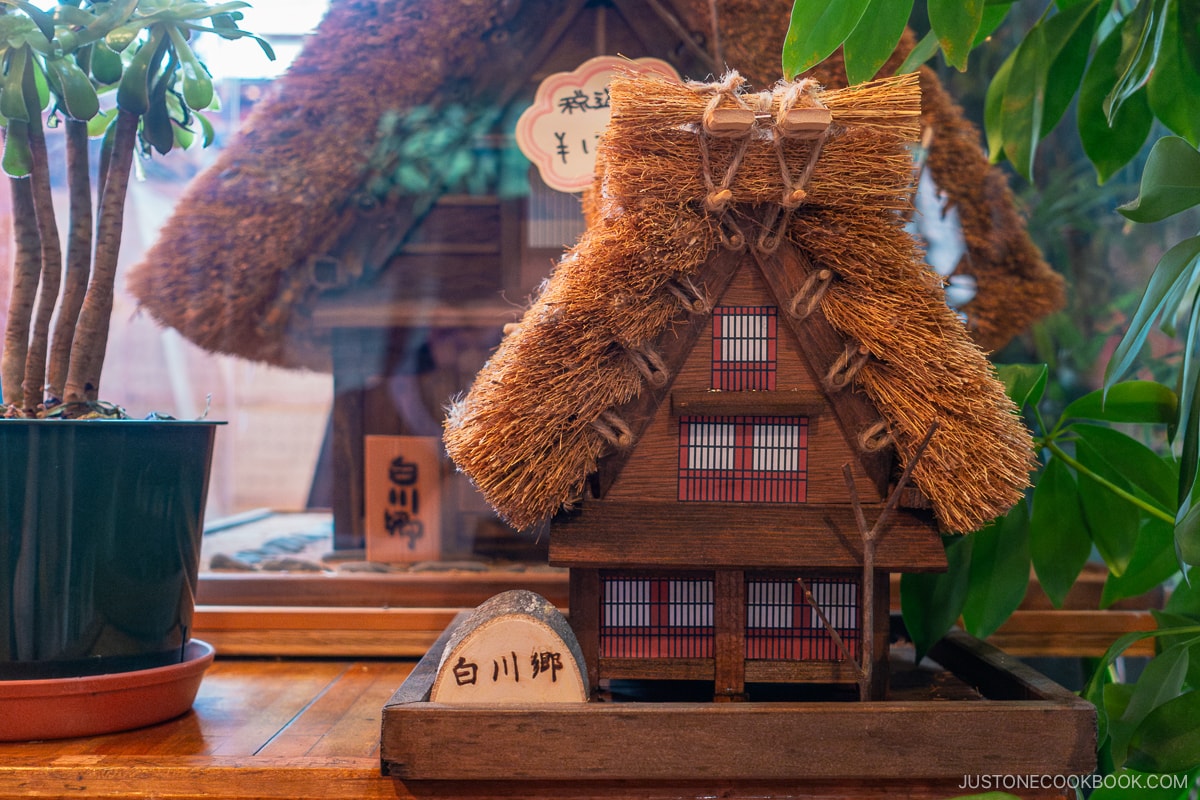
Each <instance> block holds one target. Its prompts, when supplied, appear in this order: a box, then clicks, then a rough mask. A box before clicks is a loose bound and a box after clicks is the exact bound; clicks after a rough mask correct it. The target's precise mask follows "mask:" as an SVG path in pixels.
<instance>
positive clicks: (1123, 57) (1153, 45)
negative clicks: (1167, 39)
mask: <svg viewBox="0 0 1200 800" xmlns="http://www.w3.org/2000/svg"><path fill="white" fill-rule="evenodd" d="M1169 6H1170V0H1140V2H1138V3H1137V4H1136V5H1135V6H1134V7H1133V10H1132V11H1131V12H1130V13H1129V16H1128V17H1126V24H1125V25H1124V26H1123V28H1122V30H1121V54H1120V55H1119V56H1118V57H1117V69H1116V73H1117V80H1116V82H1115V83H1114V84H1113V87H1112V89H1111V90H1110V91H1109V93H1108V94H1107V95H1106V96H1105V97H1104V104H1103V105H1104V113H1105V115H1106V116H1107V118H1108V124H1109V125H1114V124H1115V123H1116V119H1117V112H1118V111H1120V108H1121V106H1122V104H1124V103H1125V101H1126V100H1128V99H1129V98H1130V97H1132V96H1133V94H1134V92H1136V91H1138V90H1139V89H1141V88H1142V87H1143V86H1144V85H1145V84H1146V81H1148V80H1149V79H1150V73H1151V72H1153V71H1154V65H1155V63H1156V62H1157V61H1158V51H1159V48H1160V47H1161V45H1162V37H1163V30H1164V29H1165V28H1166V24H1167V10H1168V8H1169Z"/></svg>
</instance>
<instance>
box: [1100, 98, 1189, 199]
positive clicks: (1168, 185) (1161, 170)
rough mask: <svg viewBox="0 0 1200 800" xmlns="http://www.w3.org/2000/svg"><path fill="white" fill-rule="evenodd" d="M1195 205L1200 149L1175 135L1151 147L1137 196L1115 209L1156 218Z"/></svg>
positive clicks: (1164, 138)
mask: <svg viewBox="0 0 1200 800" xmlns="http://www.w3.org/2000/svg"><path fill="white" fill-rule="evenodd" d="M1197 88H1198V89H1200V84H1197ZM1176 91H1177V93H1180V94H1186V92H1179V90H1178V89H1177V90H1176ZM1197 205H1200V151H1197V150H1196V148H1195V147H1193V146H1192V145H1190V144H1188V143H1187V141H1185V140H1184V139H1181V138H1179V137H1178V136H1164V137H1163V138H1161V139H1159V140H1158V141H1157V142H1155V143H1154V147H1152V148H1151V149H1150V155H1149V157H1148V158H1147V159H1146V168H1145V169H1143V170H1142V185H1141V189H1140V190H1139V191H1138V196H1137V198H1136V199H1134V200H1133V201H1131V202H1129V203H1126V204H1125V205H1122V206H1118V207H1117V211H1119V212H1121V213H1122V214H1123V215H1125V216H1126V217H1128V218H1129V219H1131V220H1133V221H1134V222H1158V221H1159V220H1163V219H1166V218H1167V217H1170V216H1172V215H1174V214H1178V213H1179V212H1181V211H1187V210H1188V209H1189V208H1194V207H1195V206H1197Z"/></svg>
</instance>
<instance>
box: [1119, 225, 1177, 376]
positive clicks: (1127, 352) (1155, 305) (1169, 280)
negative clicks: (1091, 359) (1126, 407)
mask: <svg viewBox="0 0 1200 800" xmlns="http://www.w3.org/2000/svg"><path fill="white" fill-rule="evenodd" d="M1198 268H1200V236H1193V237H1191V238H1190V239H1184V240H1183V241H1182V242H1179V243H1178V244H1176V245H1175V246H1174V247H1172V248H1171V249H1170V250H1168V251H1167V252H1166V253H1165V254H1164V255H1163V257H1162V258H1161V259H1159V262H1158V264H1157V265H1155V267H1154V273H1153V274H1152V275H1151V276H1150V281H1149V283H1148V284H1147V286H1146V291H1145V293H1144V294H1143V295H1142V299H1141V302H1140V303H1139V304H1138V307H1137V310H1136V311H1135V312H1134V314H1133V319H1132V320H1130V323H1129V330H1128V331H1126V332H1125V335H1124V336H1123V337H1121V341H1120V342H1119V343H1118V344H1117V347H1116V349H1115V350H1114V351H1113V354H1112V357H1111V358H1110V359H1109V361H1108V365H1107V366H1106V367H1105V369H1104V386H1105V388H1111V387H1112V386H1113V384H1114V383H1116V382H1117V381H1118V380H1120V379H1121V378H1122V377H1123V376H1124V375H1125V374H1126V373H1127V372H1128V371H1129V370H1130V368H1132V367H1133V364H1134V362H1135V361H1136V360H1137V357H1138V354H1139V353H1140V352H1141V350H1142V346H1143V345H1145V343H1146V339H1147V338H1148V337H1149V336H1150V332H1151V331H1152V330H1153V329H1154V321H1155V320H1156V319H1158V317H1159V316H1160V315H1162V314H1167V315H1173V314H1174V309H1171V308H1168V307H1167V304H1166V299H1167V297H1168V296H1169V295H1170V294H1171V290H1172V288H1173V287H1174V286H1175V285H1176V284H1177V283H1178V282H1180V281H1184V282H1185V284H1190V283H1191V282H1192V279H1193V278H1194V277H1195V276H1196V272H1197V269H1198ZM1179 296H1182V295H1179Z"/></svg>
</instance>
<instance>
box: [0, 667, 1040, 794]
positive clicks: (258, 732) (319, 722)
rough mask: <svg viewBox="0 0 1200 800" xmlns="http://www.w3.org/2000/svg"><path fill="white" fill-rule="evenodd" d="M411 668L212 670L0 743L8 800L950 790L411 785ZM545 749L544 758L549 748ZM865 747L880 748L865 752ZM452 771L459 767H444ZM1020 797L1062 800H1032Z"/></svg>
mask: <svg viewBox="0 0 1200 800" xmlns="http://www.w3.org/2000/svg"><path fill="white" fill-rule="evenodd" d="M415 663H416V662H415V660H382V659H379V660H373V659H358V660H355V659H297V658H293V659H277V658H275V659H267V658H261V659H260V658H253V659H250V658H229V657H224V658H221V657H218V658H217V660H216V661H215V662H214V664H213V665H212V667H210V668H209V670H208V671H207V673H206V674H205V677H204V681H203V683H202V684H201V686H200V691H199V693H198V695H197V697H196V701H195V703H194V705H193V708H192V710H191V711H189V712H188V713H187V714H185V715H183V716H181V717H179V718H177V719H174V720H170V721H168V722H163V723H160V724H158V725H153V726H150V727H147V728H142V729H140V730H135V731H127V732H124V733H114V734H108V735H104V736H94V737H87V738H78V739H62V740H56V741H44V742H24V743H4V742H0V800H6V799H7V798H18V797H19V798H50V797H53V798H62V797H88V798H151V797H153V798H171V799H172V800H185V799H187V798H196V799H199V798H209V799H211V798H261V799H263V800H268V799H269V798H287V800H309V798H312V799H313V800H317V799H318V798H355V799H356V800H357V799H359V798H364V799H367V798H403V799H405V800H415V799H418V798H419V799H420V800H451V799H452V798H459V799H460V800H487V799H488V798H494V799H496V800H499V799H500V798H503V800H518V799H523V800H551V799H552V798H557V799H559V800H561V799H562V798H570V800H619V799H628V798H646V797H661V798H668V797H669V798H680V799H682V798H701V797H714V796H716V797H724V798H730V799H731V800H732V799H734V798H758V800H767V799H768V798H770V799H773V800H788V799H790V798H808V799H809V800H811V799H812V798H821V800H841V799H842V798H855V799H856V800H865V799H867V800H869V799H870V798H880V799H881V798H885V797H886V798H889V800H904V799H906V798H909V799H915V798H920V799H921V800H928V798H931V797H935V798H942V797H948V796H951V795H955V794H960V792H957V791H953V788H954V787H949V786H944V785H938V786H930V785H921V784H919V783H918V782H916V781H903V780H899V782H897V783H892V784H890V785H887V786H880V785H878V784H875V783H869V782H865V781H863V782H859V781H853V782H849V783H848V782H845V781H842V782H838V783H836V784H828V785H827V784H820V785H817V784H813V783H811V782H803V783H798V782H795V781H758V780H756V781H724V780H722V781H682V782H653V783H649V784H648V783H644V782H643V783H635V782H630V781H607V782H603V783H600V782H585V781H557V782H552V781H544V782H515V781H512V780H504V776H502V775H500V776H497V778H498V780H496V781H475V782H463V781H421V782H410V783H405V782H402V781H400V780H399V779H393V778H387V777H384V776H383V775H382V774H381V772H380V762H379V738H380V726H381V721H382V713H383V706H384V704H385V703H386V702H387V701H388V700H389V699H390V698H391V696H392V694H393V693H394V692H395V690H396V689H397V688H398V687H399V686H400V684H401V683H402V682H403V681H404V679H405V678H406V677H407V676H408V674H409V673H410V672H411V671H412V669H413V667H414V665H415ZM547 746H550V744H549V743H548V745H547ZM863 746H864V747H867V748H869V747H872V746H875V745H873V744H872V743H871V742H866V741H865V742H863ZM446 757H447V758H448V759H452V758H454V757H455V755H454V753H452V752H448V753H446ZM1026 796H1028V797H1059V795H1058V794H1057V793H1052V792H1051V793H1035V794H1033V795H1026Z"/></svg>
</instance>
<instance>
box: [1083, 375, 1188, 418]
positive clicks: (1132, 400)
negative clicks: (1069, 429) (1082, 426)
mask: <svg viewBox="0 0 1200 800" xmlns="http://www.w3.org/2000/svg"><path fill="white" fill-rule="evenodd" d="M1178 414H1179V398H1178V397H1177V396H1176V395H1175V392H1173V391H1171V388H1170V387H1169V386H1163V385H1162V384H1161V383H1157V382H1156V381H1123V382H1121V383H1118V384H1115V385H1114V386H1112V388H1110V389H1109V390H1108V392H1107V396H1105V392H1104V390H1103V389H1097V390H1096V391H1094V392H1089V393H1088V394H1085V395H1084V396H1083V397H1080V398H1078V399H1077V400H1074V401H1072V402H1071V403H1070V404H1068V405H1067V407H1066V408H1065V409H1063V413H1062V415H1063V417H1064V418H1067V419H1097V420H1102V421H1104V422H1137V423H1143V424H1162V425H1172V424H1174V423H1175V420H1176V419H1177V415H1178Z"/></svg>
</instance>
